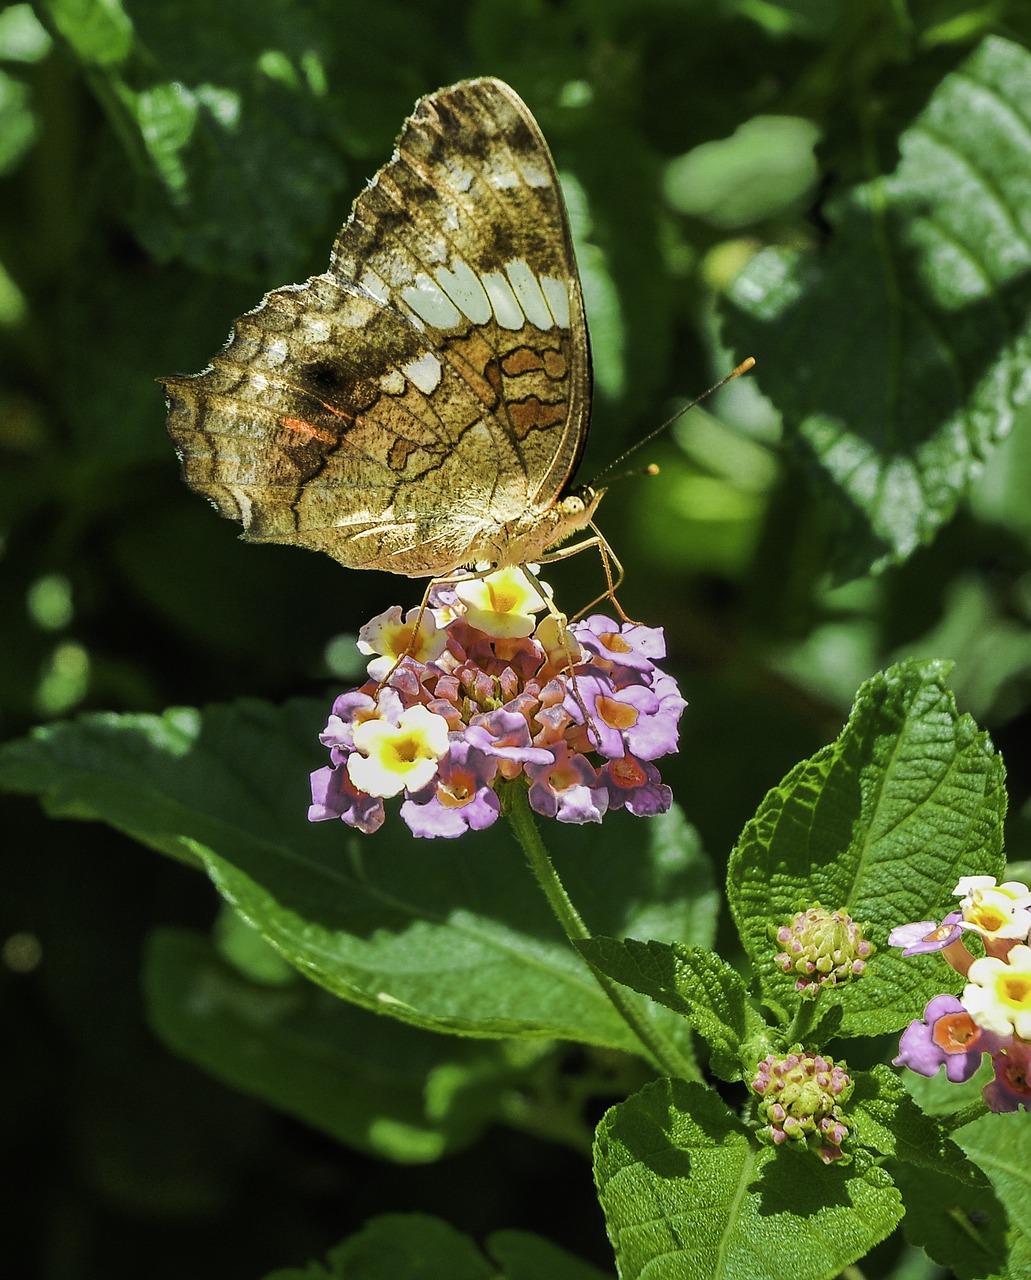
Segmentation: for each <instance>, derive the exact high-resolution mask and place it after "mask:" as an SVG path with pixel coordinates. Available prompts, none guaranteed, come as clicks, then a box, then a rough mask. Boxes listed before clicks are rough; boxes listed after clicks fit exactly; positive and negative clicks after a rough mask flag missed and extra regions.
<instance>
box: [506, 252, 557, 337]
mask: <svg viewBox="0 0 1031 1280" xmlns="http://www.w3.org/2000/svg"><path fill="white" fill-rule="evenodd" d="M505 275H507V276H508V278H509V280H510V281H511V284H512V288H513V289H514V290H515V295H516V298H518V300H519V305H520V306H521V307H522V309H523V313H524V314H525V316H526V318H527V320H529V322H530V323H531V324H532V325H535V326H536V327H537V328H538V329H550V328H551V326H552V325H553V324H554V320H553V318H552V315H551V312H550V311H549V310H548V304H547V302H546V301H545V298H544V294H543V293H542V292H541V287H540V285H539V284H538V283H537V277H536V276H535V275H534V274H533V272H532V271H531V270H530V268H529V266H528V265H527V263H526V262H524V260H523V259H522V258H516V259H515V261H513V262H506V263H505Z"/></svg>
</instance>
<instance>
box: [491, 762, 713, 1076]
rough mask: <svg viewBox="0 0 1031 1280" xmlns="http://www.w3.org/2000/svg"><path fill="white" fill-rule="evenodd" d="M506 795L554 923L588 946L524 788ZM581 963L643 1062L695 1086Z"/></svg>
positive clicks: (633, 1008)
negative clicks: (644, 1057) (637, 1047)
mask: <svg viewBox="0 0 1031 1280" xmlns="http://www.w3.org/2000/svg"><path fill="white" fill-rule="evenodd" d="M506 791H507V795H506V797H505V799H506V804H505V814H506V816H507V818H508V820H509V822H510V824H511V826H512V830H513V831H514V833H515V837H516V839H517V840H518V841H519V845H520V847H521V848H522V850H523V852H524V853H525V854H526V860H527V861H528V862H529V864H530V869H531V870H532V871H533V873H534V875H535V876H536V877H537V883H538V884H539V885H540V887H541V889H542V890H543V891H544V896H545V897H546V898H547V900H548V903H549V904H550V906H551V909H552V911H553V912H554V913H555V918H556V919H557V920H558V922H559V924H560V925H561V926H562V929H563V931H564V933H565V935H566V937H567V938H568V939H569V941H570V942H572V943H574V944H575V943H577V942H587V941H589V939H590V937H591V935H590V933H589V932H588V929H587V926H586V925H585V924H584V922H583V919H582V918H581V916H580V913H579V911H577V909H576V907H575V906H574V905H573V902H572V899H571V898H570V897H569V894H568V893H567V892H566V889H565V886H564V885H563V883H562V881H561V880H560V879H559V875H558V872H557V871H556V870H555V864H554V863H553V862H552V861H551V856H550V855H549V853H548V850H547V848H546V847H545V844H544V841H543V840H542V839H541V833H540V832H539V831H538V830H537V824H536V822H535V821H534V818H533V812H532V810H531V809H530V802H529V799H528V796H527V791H526V788H525V787H523V786H519V785H518V784H517V785H514V786H511V787H508V788H506ZM585 962H586V964H587V966H588V968H589V969H590V970H591V972H592V973H593V974H594V977H595V979H596V980H597V983H598V985H599V986H600V987H601V989H602V991H604V992H605V994H606V995H607V996H608V998H609V999H610V1000H611V1001H612V1003H613V1005H615V1007H616V1011H617V1012H618V1013H619V1015H620V1016H621V1017H622V1018H623V1020H624V1022H626V1024H627V1026H629V1028H630V1029H631V1031H633V1033H634V1035H635V1036H636V1037H637V1039H638V1040H639V1041H640V1042H641V1044H642V1045H643V1046H644V1048H645V1049H646V1050H647V1056H648V1057H649V1058H651V1059H652V1060H653V1061H654V1062H655V1063H656V1064H657V1065H658V1066H659V1068H660V1069H661V1070H662V1071H664V1072H665V1073H666V1074H667V1075H670V1076H678V1077H680V1078H681V1079H684V1080H700V1079H701V1074H700V1072H699V1070H698V1068H697V1066H696V1065H695V1064H694V1063H693V1062H692V1061H691V1059H690V1058H688V1057H687V1056H685V1054H684V1053H683V1052H682V1051H681V1050H680V1049H679V1048H678V1047H677V1046H676V1045H675V1044H674V1043H673V1042H672V1041H670V1040H669V1039H667V1037H666V1036H665V1035H663V1033H662V1032H661V1031H660V1030H659V1029H658V1027H656V1026H654V1025H653V1024H652V1023H651V1022H650V1021H649V1020H648V1018H647V1016H646V1015H645V1012H644V1010H643V1008H642V1007H641V1004H640V1003H639V1001H638V998H637V997H636V995H635V994H633V993H632V992H630V991H628V990H627V989H626V988H625V987H624V986H622V984H620V983H618V982H615V981H614V980H613V979H612V978H610V977H609V976H608V974H606V973H602V971H601V970H600V969H597V968H595V966H594V965H593V964H591V962H590V960H586V958H585Z"/></svg>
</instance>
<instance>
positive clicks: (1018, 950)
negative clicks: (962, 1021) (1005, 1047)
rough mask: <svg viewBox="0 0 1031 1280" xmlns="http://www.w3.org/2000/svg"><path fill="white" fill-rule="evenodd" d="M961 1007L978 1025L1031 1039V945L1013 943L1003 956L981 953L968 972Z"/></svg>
mask: <svg viewBox="0 0 1031 1280" xmlns="http://www.w3.org/2000/svg"><path fill="white" fill-rule="evenodd" d="M962 1003H963V1007H964V1009H966V1011H967V1012H968V1013H969V1014H970V1016H971V1017H972V1018H973V1020H974V1021H975V1022H976V1023H977V1025H978V1026H979V1027H984V1029H985V1030H986V1031H994V1032H995V1033H996V1035H1000V1036H1008V1035H1012V1034H1013V1032H1016V1034H1017V1035H1018V1036H1020V1038H1021V1039H1022V1040H1031V947H1025V946H1020V945H1018V946H1016V947H1013V948H1012V949H1011V950H1010V951H1009V953H1008V954H1007V956H1006V959H1005V960H999V959H997V958H996V957H995V956H982V957H981V958H980V959H979V960H975V961H974V963H973V964H972V965H971V966H970V969H969V971H968V972H967V985H966V988H965V989H964V991H963V1001H962Z"/></svg>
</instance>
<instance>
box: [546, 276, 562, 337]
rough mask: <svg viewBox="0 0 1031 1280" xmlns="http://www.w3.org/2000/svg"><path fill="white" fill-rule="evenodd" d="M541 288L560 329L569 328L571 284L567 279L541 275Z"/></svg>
mask: <svg viewBox="0 0 1031 1280" xmlns="http://www.w3.org/2000/svg"><path fill="white" fill-rule="evenodd" d="M541 289H542V291H543V293H544V296H545V298H547V300H548V306H549V308H550V309H551V314H552V315H553V316H554V317H555V323H556V324H557V325H558V327H559V328H560V329H568V328H569V285H568V284H567V283H566V281H565V280H557V279H556V278H555V277H554V276H541Z"/></svg>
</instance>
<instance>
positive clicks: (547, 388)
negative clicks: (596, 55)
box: [163, 78, 611, 585]
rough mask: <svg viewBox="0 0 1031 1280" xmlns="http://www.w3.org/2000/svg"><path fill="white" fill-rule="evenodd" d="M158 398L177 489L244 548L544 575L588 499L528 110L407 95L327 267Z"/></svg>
mask: <svg viewBox="0 0 1031 1280" xmlns="http://www.w3.org/2000/svg"><path fill="white" fill-rule="evenodd" d="M163 385H164V387H165V391H166V393H167V397H168V405H169V414H168V428H169V431H170V433H171V436H172V438H173V440H174V442H175V444H176V447H177V451H178V453H179V456H180V459H181V462H182V466H183V473H184V477H185V479H186V481H187V483H188V484H189V485H190V486H191V487H192V488H194V489H196V490H198V491H199V492H200V493H202V494H204V495H205V496H206V497H208V498H209V499H210V500H211V501H212V503H213V504H214V505H215V507H216V508H217V509H218V510H219V511H220V512H221V513H222V514H223V515H224V516H228V517H230V518H232V519H235V520H238V521H240V522H241V523H242V524H243V526H244V534H243V537H244V538H245V539H246V540H248V541H252V542H282V543H288V544H291V545H296V546H303V547H310V548H313V549H316V550H319V551H324V552H326V553H327V554H329V555H330V556H332V557H333V558H334V559H336V560H338V561H340V563H341V564H344V565H347V566H349V567H350V568H357V569H384V570H388V571H390V572H393V573H399V574H406V575H408V576H410V577H434V578H439V577H446V576H447V575H449V574H453V573H455V572H456V571H457V570H460V569H461V568H462V567H463V566H469V565H474V564H478V563H480V564H482V563H484V562H485V563H486V564H487V565H489V566H490V567H491V568H502V567H508V566H515V565H525V564H526V563H527V562H530V561H540V560H542V559H545V558H547V556H548V552H549V551H550V550H551V549H552V548H554V547H556V546H557V545H558V544H560V543H563V542H565V541H566V540H567V539H568V538H569V537H570V536H571V535H573V534H575V533H576V532H577V531H579V530H583V529H586V528H588V527H591V528H593V526H592V525H591V520H592V516H593V514H594V511H595V508H596V507H597V505H598V502H599V500H600V498H601V496H602V494H603V492H604V490H598V491H595V490H593V489H591V488H590V487H589V486H581V487H573V486H572V485H571V477H572V476H573V474H574V472H575V470H576V468H577V465H578V463H579V461H580V458H581V455H582V453H583V450H584V445H585V443H586V439H587V430H588V420H589V416H590V406H591V361H590V347H589V340H588V333H587V320H586V316H585V314H584V305H583V297H582V293H581V288H580V280H579V276H578V274H577V269H576V262H575V259H574V255H573V245H572V239H571V236H570V231H569V219H568V216H567V213H566V209H565V205H564V203H563V199H562V194H561V190H560V188H559V182H558V175H557V173H556V170H555V163H554V161H553V159H552V157H551V153H550V151H549V150H548V145H547V143H546V142H545V140H544V136H543V134H542V133H541V130H540V128H539V126H538V125H537V122H536V121H535V120H534V118H533V116H532V115H531V113H530V111H529V109H528V107H527V106H526V104H525V103H524V102H523V101H522V100H521V99H520V97H519V96H518V94H516V93H515V91H514V90H513V89H511V88H510V87H509V86H508V85H506V84H504V83H502V81H500V80H496V79H492V78H483V79H477V80H465V81H462V82H461V83H459V84H455V85H452V86H451V87H450V88H445V89H440V90H438V91H437V92H435V93H432V94H429V95H427V96H426V97H424V98H422V99H420V100H419V102H418V103H416V106H415V110H414V112H413V113H412V115H411V117H410V118H409V119H408V120H407V121H406V122H405V124H404V127H403V129H402V132H401V135H400V137H399V138H398V141H397V145H396V149H395V151H394V154H393V156H392V157H391V159H390V161H389V162H388V163H387V164H386V165H384V167H383V168H382V169H380V170H379V172H378V173H377V174H376V176H375V177H374V178H373V179H372V180H371V182H369V184H368V185H367V186H366V188H365V190H364V191H363V192H362V193H361V194H360V195H359V196H358V198H357V199H356V201H355V203H354V208H353V210H352V212H351V216H350V219H349V220H348V222H347V223H346V224H345V226H344V228H343V229H342V231H341V232H340V234H339V236H338V237H337V241H336V244H335V246H334V248H333V253H332V257H331V261H330V265H329V269H328V270H327V271H326V272H324V273H323V274H322V275H317V276H313V277H312V278H311V279H309V280H307V281H306V282H305V283H303V284H296V285H287V286H286V287H285V288H280V289H275V290H273V291H272V292H271V293H269V294H267V295H266V296H265V298H264V299H263V300H262V301H261V303H260V304H259V305H258V306H257V307H256V308H255V309H254V310H253V311H250V312H248V313H247V314H246V315H245V316H242V317H241V318H240V319H239V320H237V321H236V324H235V327H234V329H233V332H232V333H231V334H230V337H229V339H228V341H227V343H226V345H225V347H224V348H223V350H222V351H221V352H220V353H219V354H218V355H217V356H215V357H214V359H213V360H212V361H211V364H210V365H209V366H208V367H207V368H206V369H204V370H203V371H202V372H201V373H199V374H196V375H194V376H190V377H187V376H176V377H169V378H166V379H163ZM589 541H591V542H596V541H597V539H589ZM602 545H603V544H602ZM573 549H574V548H567V549H566V550H567V551H571V550H573ZM559 554H562V553H559ZM603 554H604V552H603ZM610 585H611V579H610Z"/></svg>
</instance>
